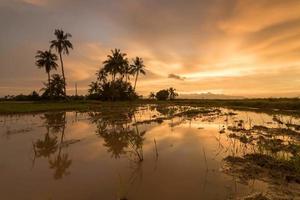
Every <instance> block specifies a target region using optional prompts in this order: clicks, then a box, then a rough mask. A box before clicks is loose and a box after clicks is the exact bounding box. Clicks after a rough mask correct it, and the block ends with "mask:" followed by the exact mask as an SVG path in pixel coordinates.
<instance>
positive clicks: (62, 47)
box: [50, 29, 73, 95]
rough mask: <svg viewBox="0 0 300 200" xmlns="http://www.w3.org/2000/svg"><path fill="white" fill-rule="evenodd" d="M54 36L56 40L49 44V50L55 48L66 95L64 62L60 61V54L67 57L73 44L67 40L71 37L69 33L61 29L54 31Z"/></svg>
mask: <svg viewBox="0 0 300 200" xmlns="http://www.w3.org/2000/svg"><path fill="white" fill-rule="evenodd" d="M54 35H55V36H56V40H52V41H51V42H50V48H51V49H52V48H55V49H56V51H57V52H58V54H59V59H60V63H61V71H62V76H63V80H64V83H65V87H64V92H65V95H66V77H65V71H64V62H63V59H62V54H65V55H69V49H73V44H72V43H71V42H70V40H69V39H68V38H70V37H72V35H71V34H70V33H65V32H64V31H63V30H61V29H56V30H55V31H54Z"/></svg>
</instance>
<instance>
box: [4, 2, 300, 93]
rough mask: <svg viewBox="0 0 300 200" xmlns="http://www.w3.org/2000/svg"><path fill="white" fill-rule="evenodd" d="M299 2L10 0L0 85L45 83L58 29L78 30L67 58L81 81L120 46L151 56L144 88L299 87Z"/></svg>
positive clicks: (71, 75)
mask: <svg viewBox="0 0 300 200" xmlns="http://www.w3.org/2000/svg"><path fill="white" fill-rule="evenodd" d="M299 10H300V1H299V0H284V1H283V0H259V1H258V0H257V1H253V0H190V1H189V2H188V3H186V2H184V1H182V0H151V1H149V0H126V1H120V0H110V1H107V0H86V1H82V0H2V1H1V2H0V24H1V25H2V26H3V27H5V28H3V29H1V32H0V85H1V87H5V88H7V89H5V91H4V90H1V91H0V95H3V94H6V93H7V92H12V93H19V92H20V90H21V89H20V88H23V90H24V91H29V89H30V90H31V89H32V88H37V89H38V88H40V87H41V82H42V81H44V79H45V78H46V74H45V72H44V71H42V70H38V69H37V68H36V67H35V66H34V55H35V52H36V50H39V49H41V50H43V49H48V48H49V41H50V40H51V39H53V37H54V35H53V31H54V29H55V28H63V29H64V30H65V31H67V32H70V33H72V35H73V37H72V42H73V44H74V47H75V48H74V50H73V51H71V54H70V55H69V56H65V57H64V59H65V60H64V61H65V67H66V75H67V80H68V83H69V84H68V86H69V87H70V88H71V89H72V87H73V83H74V82H78V84H79V86H80V87H82V88H85V87H86V86H87V85H88V83H89V82H90V81H92V80H93V79H94V78H95V75H94V73H95V71H96V70H97V69H99V68H100V67H101V64H102V62H103V60H104V59H105V58H106V55H107V54H109V53H110V49H113V48H120V49H121V50H122V51H123V52H126V53H127V54H128V58H129V60H131V58H134V57H135V56H139V57H142V58H143V60H144V61H145V65H146V69H147V74H146V76H141V77H139V80H138V87H137V91H138V92H140V93H142V94H148V93H149V92H150V91H154V90H155V91H156V90H158V89H161V88H166V87H169V86H172V87H175V88H177V89H178V90H179V91H180V92H193V91H196V92H197V91H207V92H209V91H222V92H224V93H230V94H231V95H244V96H247V94H245V93H248V94H249V95H255V94H258V95H260V96H268V95H270V94H271V93H274V91H277V92H276V95H278V96H279V95H280V94H286V93H289V94H292V93H293V92H294V93H295V94H296V93H298V92H299V89H298V88H299V81H298V77H299V74H298V72H297V71H295V68H296V69H297V68H298V69H299V68H300V60H299V57H300V55H299V52H300V51H299V50H300V28H299V27H300V12H299ZM57 73H60V69H59V70H58V71H57ZM166 74H168V77H166ZM295 74H297V76H296V75H295ZM25 77H26V78H25ZM170 78H172V79H175V80H185V81H180V82H179V81H170ZM279 83H280V84H279ZM249 85H251V90H250V89H249V90H243V89H241V88H242V87H245V88H248V87H249ZM24 86H26V87H24ZM9 88H11V89H9ZM16 88H19V89H16ZM82 92H83V93H84V90H82Z"/></svg>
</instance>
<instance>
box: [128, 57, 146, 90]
mask: <svg viewBox="0 0 300 200" xmlns="http://www.w3.org/2000/svg"><path fill="white" fill-rule="evenodd" d="M131 70H132V73H133V74H135V82H134V90H135V88H136V82H137V79H138V76H139V74H144V75H145V74H146V72H145V65H144V62H143V59H142V58H139V57H136V58H135V59H134V60H133V64H132V65H131Z"/></svg>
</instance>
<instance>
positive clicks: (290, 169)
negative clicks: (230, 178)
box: [224, 153, 300, 184]
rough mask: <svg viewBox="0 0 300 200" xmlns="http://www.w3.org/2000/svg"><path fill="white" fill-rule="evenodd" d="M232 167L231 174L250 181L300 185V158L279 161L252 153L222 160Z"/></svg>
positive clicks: (294, 157) (278, 159)
mask: <svg viewBox="0 0 300 200" xmlns="http://www.w3.org/2000/svg"><path fill="white" fill-rule="evenodd" d="M224 160H225V161H226V163H227V164H230V165H231V166H232V167H231V168H230V169H229V172H231V173H237V174H238V175H240V177H241V178H243V179H246V180H250V179H253V178H257V179H260V178H271V179H272V180H273V179H278V178H280V179H283V180H285V181H287V182H296V183H299V184H300V157H299V155H297V156H293V157H292V158H291V159H280V158H276V157H273V156H270V155H265V154H259V153H253V154H246V155H245V156H243V157H234V156H228V157H226V158H225V159H224Z"/></svg>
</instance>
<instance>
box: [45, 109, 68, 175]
mask: <svg viewBox="0 0 300 200" xmlns="http://www.w3.org/2000/svg"><path fill="white" fill-rule="evenodd" d="M65 118H66V113H64V115H63V124H64V126H63V127H62V133H61V137H60V144H59V149H58V154H57V156H56V158H55V159H54V161H52V160H51V159H50V160H49V164H50V168H51V169H55V173H54V178H55V179H60V178H62V177H63V176H64V175H68V174H69V172H67V169H68V168H69V167H70V166H71V164H72V160H71V159H69V156H68V154H62V155H61V153H62V147H63V142H64V135H65V123H66V121H65Z"/></svg>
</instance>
